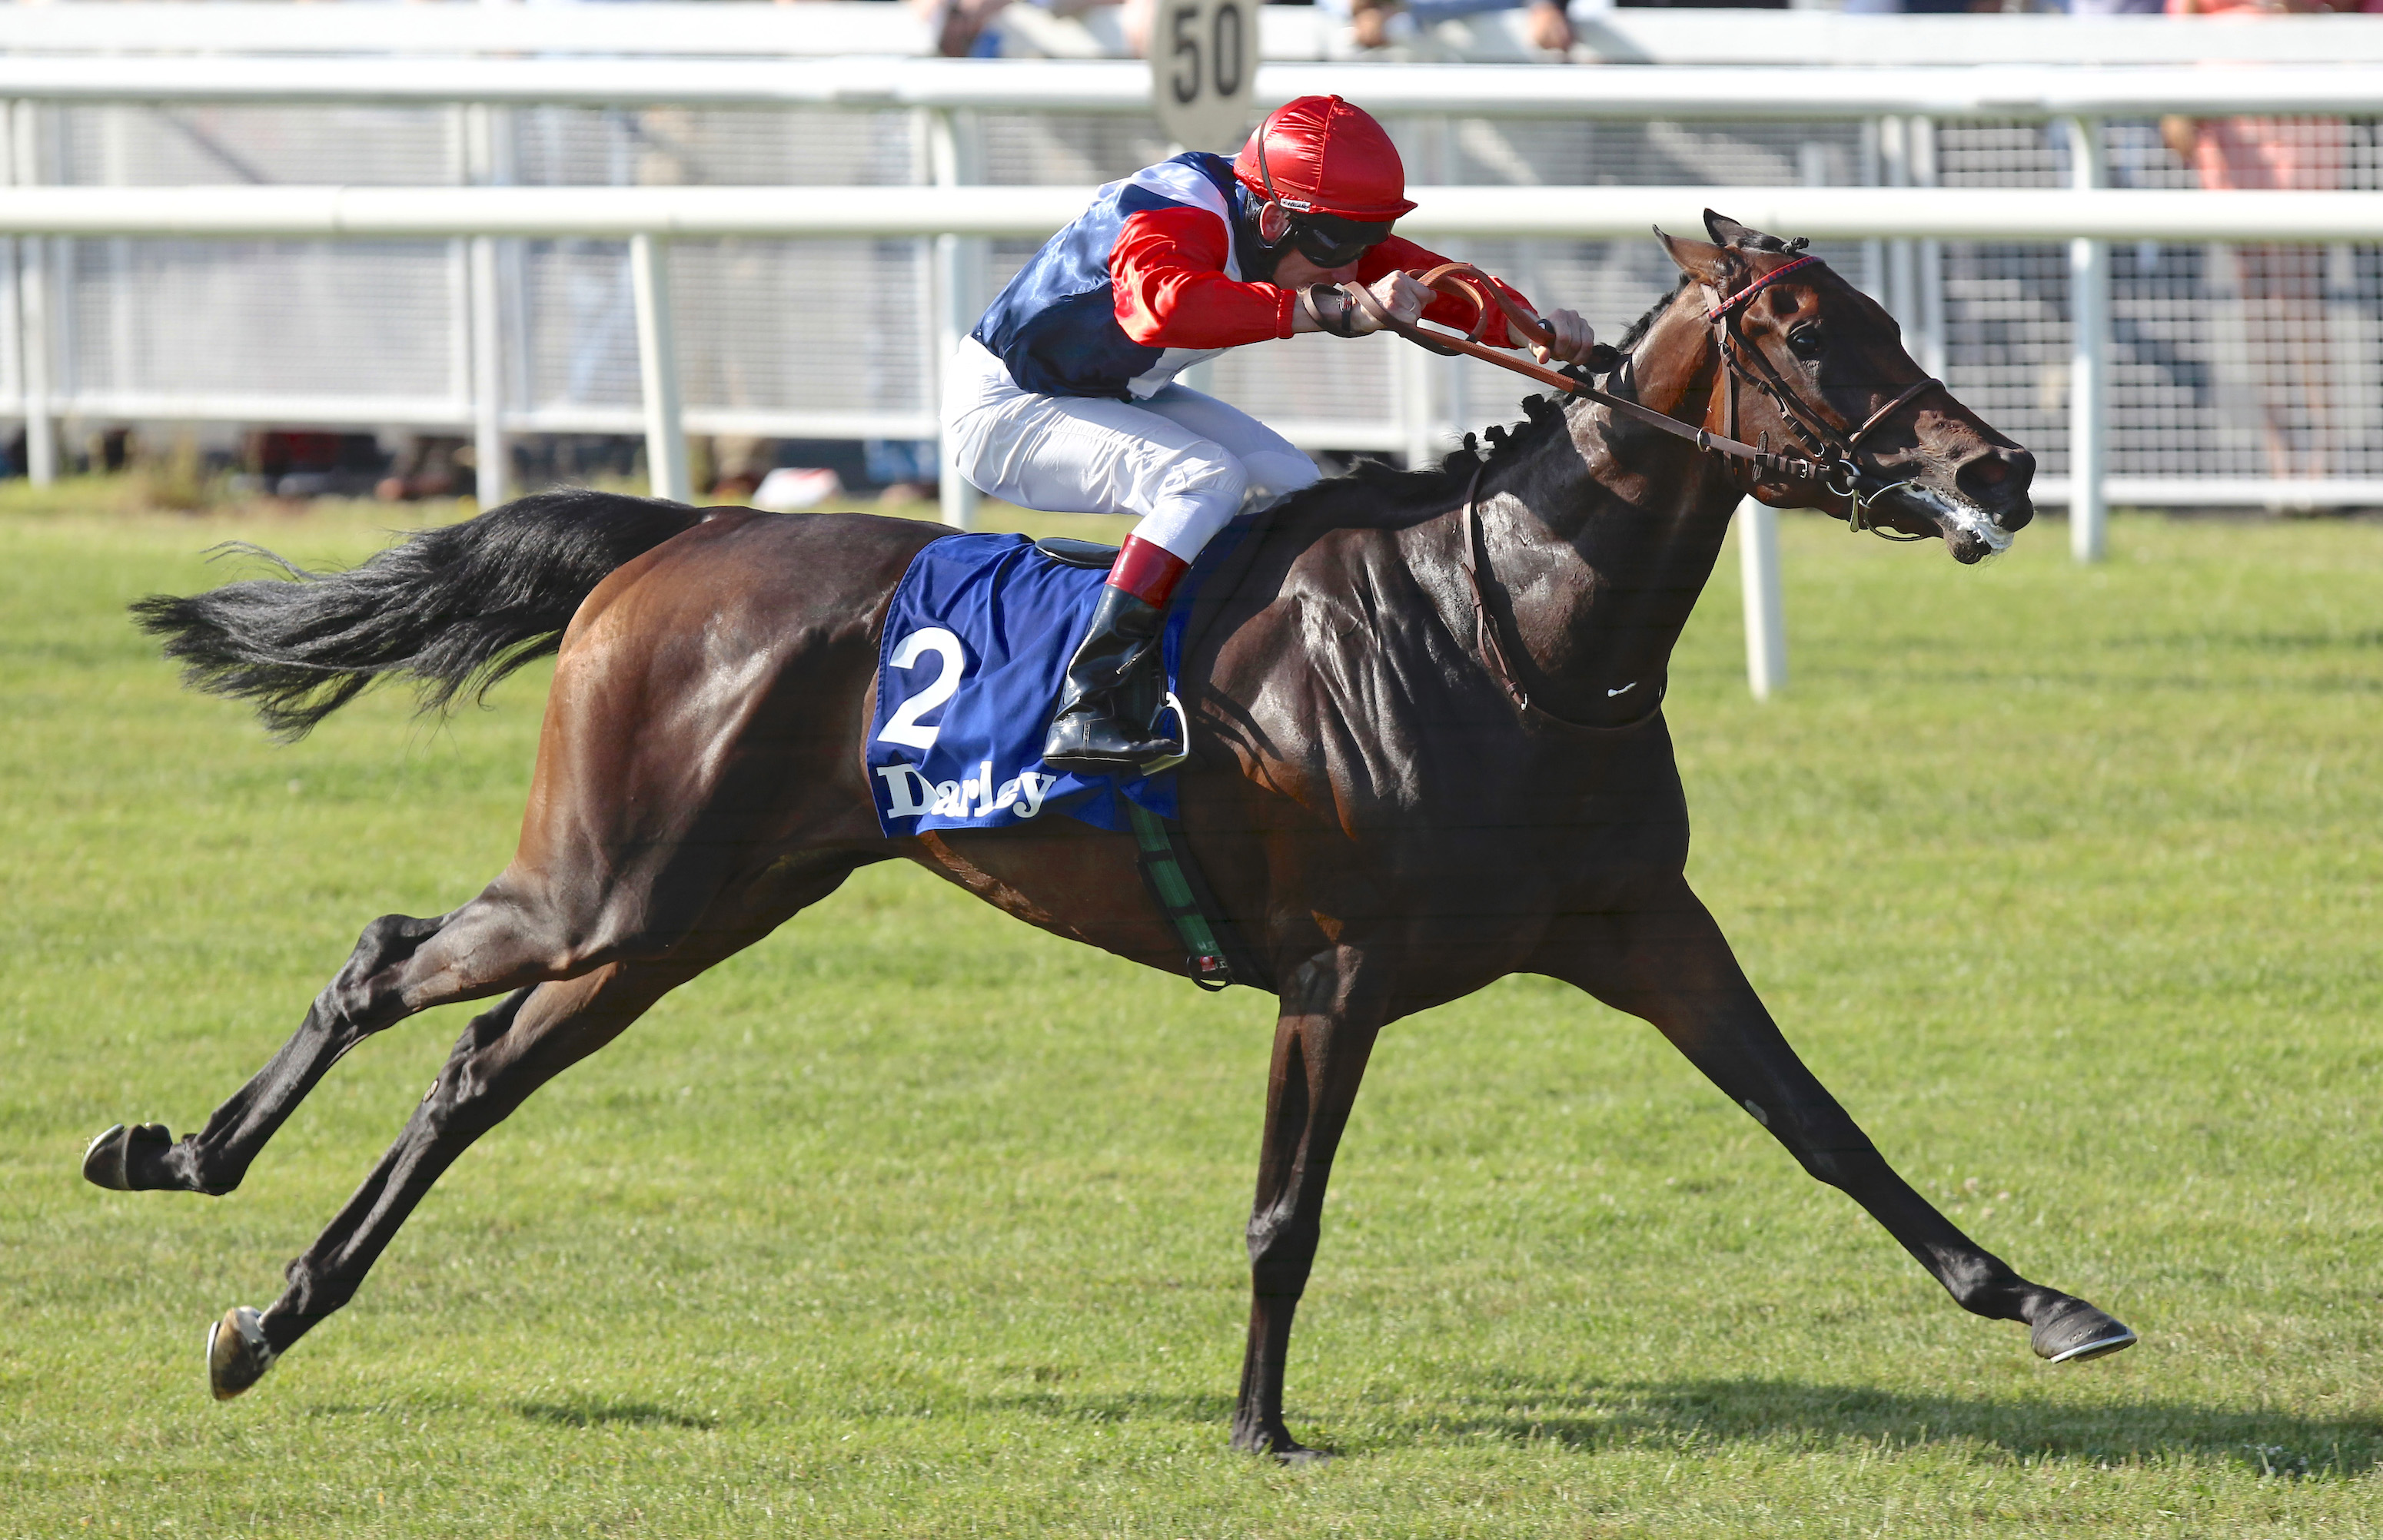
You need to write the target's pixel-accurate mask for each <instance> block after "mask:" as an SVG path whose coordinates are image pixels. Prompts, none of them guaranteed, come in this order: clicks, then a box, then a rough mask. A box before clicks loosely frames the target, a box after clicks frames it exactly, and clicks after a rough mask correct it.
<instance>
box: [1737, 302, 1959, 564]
mask: <svg viewBox="0 0 2383 1540" xmlns="http://www.w3.org/2000/svg"><path fill="white" fill-rule="evenodd" d="M1820 260H1821V259H1820V258H1819V257H1817V256H1799V257H1797V259H1796V260H1795V261H1793V262H1790V263H1786V264H1784V265H1781V266H1778V267H1774V268H1772V270H1771V271H1770V272H1768V273H1765V274H1763V275H1761V276H1760V277H1757V278H1756V279H1755V280H1754V281H1753V282H1752V283H1749V284H1747V286H1746V287H1745V288H1743V289H1740V290H1737V291H1736V292H1735V293H1734V294H1727V295H1724V296H1722V300H1721V302H1719V303H1718V304H1716V305H1714V306H1713V307H1712V308H1711V309H1710V310H1708V311H1706V312H1705V319H1706V320H1707V321H1708V322H1710V324H1711V326H1712V328H1713V339H1714V342H1715V344H1716V345H1717V346H1718V347H1719V349H1720V351H1721V363H1722V369H1721V376H1722V431H1723V432H1724V433H1726V434H1727V435H1729V437H1731V438H1732V439H1735V437H1737V388H1738V383H1739V382H1740V381H1741V380H1742V381H1744V382H1745V383H1746V384H1747V385H1750V386H1752V387H1754V388H1756V389H1758V390H1760V391H1761V392H1762V393H1763V394H1764V395H1766V396H1768V397H1770V398H1771V403H1772V406H1774V407H1775V408H1777V409H1778V412H1779V415H1780V417H1781V418H1782V419H1784V421H1785V423H1786V425H1787V427H1788V430H1789V431H1790V432H1791V433H1793V434H1794V435H1795V436H1796V437H1797V440H1798V441H1799V442H1800V443H1801V445H1802V446H1803V448H1804V450H1806V452H1807V454H1808V455H1809V457H1810V462H1813V463H1818V464H1821V465H1824V466H1826V467H1828V471H1827V478H1826V479H1825V480H1823V481H1822V483H1821V490H1822V491H1824V492H1826V493H1828V494H1829V495H1830V496H1831V497H1834V498H1837V499H1842V500H1843V501H1844V502H1845V504H1846V527H1847V528H1849V529H1852V530H1854V531H1856V532H1857V533H1858V532H1860V531H1862V530H1868V531H1870V532H1871V534H1873V535H1876V536H1881V537H1882V538H1884V539H1888V540H1926V539H1929V538H1931V536H1926V535H1905V534H1901V533H1899V532H1897V531H1895V530H1890V529H1883V528H1881V527H1880V526H1879V525H1878V524H1875V523H1874V522H1872V521H1871V517H1870V512H1871V506H1872V505H1873V504H1874V503H1876V502H1877V500H1878V499H1881V498H1883V497H1884V496H1886V495H1887V494H1888V493H1890V492H1894V491H1896V490H1899V489H1900V488H1902V487H1908V486H1910V485H1911V482H1910V481H1909V479H1908V478H1907V479H1905V480H1902V481H1888V480H1887V479H1886V478H1885V477H1884V476H1883V475H1882V474H1879V473H1878V472H1877V471H1875V470H1873V469H1871V467H1869V466H1868V465H1865V464H1864V463H1863V462H1862V458H1861V456H1862V440H1864V439H1866V438H1868V437H1870V436H1871V434H1873V433H1875V432H1877V431H1878V430H1879V428H1880V427H1881V426H1882V425H1884V424H1885V422H1886V420H1887V419H1888V418H1889V417H1892V416H1894V415H1895V413H1897V412H1899V411H1901V410H1902V409H1903V408H1904V407H1906V406H1908V405H1909V404H1910V403H1911V402H1912V401H1914V400H1918V399H1919V398H1920V397H1921V396H1923V395H1925V394H1927V393H1928V392H1929V391H1931V390H1942V389H1943V388H1945V382H1944V381H1943V380H1940V379H1938V378H1936V377H1935V376H1932V375H1931V376H1925V377H1923V378H1920V379H1918V380H1915V381H1913V382H1912V383H1911V384H1909V385H1908V386H1906V387H1904V388H1903V389H1902V390H1901V391H1899V392H1897V393H1896V395H1895V398H1894V399H1893V400H1889V401H1888V402H1887V403H1886V404H1885V405H1883V406H1882V407H1880V408H1879V409H1878V410H1877V411H1875V412H1872V413H1871V414H1870V415H1869V416H1868V417H1866V418H1864V419H1863V420H1862V423H1861V425H1860V426H1858V427H1855V428H1851V429H1848V428H1847V427H1846V425H1845V424H1844V423H1843V421H1842V420H1840V421H1838V422H1834V423H1831V422H1826V421H1820V420H1817V418H1818V415H1819V414H1818V413H1816V411H1815V410H1814V408H1813V405H1812V403H1811V402H1809V401H1808V400H1805V399H1804V398H1803V396H1802V395H1800V394H1799V393H1797V390H1796V389H1795V388H1794V387H1792V386H1790V385H1789V384H1788V383H1787V381H1786V379H1785V378H1784V376H1781V375H1780V373H1779V371H1778V370H1777V369H1775V368H1773V367H1772V363H1771V361H1770V360H1769V359H1767V358H1765V357H1763V356H1762V351H1761V350H1760V349H1759V348H1756V347H1753V346H1751V345H1750V344H1748V343H1747V340H1746V337H1745V334H1744V332H1743V331H1741V330H1740V329H1739V323H1738V321H1737V320H1736V316H1737V314H1738V312H1739V309H1740V308H1741V307H1742V306H1743V305H1744V304H1745V303H1746V302H1747V301H1748V300H1751V299H1752V298H1754V296H1755V295H1757V294H1759V293H1760V292H1761V291H1762V290H1765V289H1768V288H1769V287H1771V285H1772V284H1774V283H1776V282H1778V281H1779V280H1780V279H1781V278H1784V277H1786V276H1787V275H1788V274H1790V273H1792V272H1795V271H1796V270H1797V268H1799V267H1803V266H1807V265H1810V264H1812V263H1816V262H1818V261H1820ZM1765 444H1766V446H1767V444H1768V439H1767V437H1766V439H1765ZM1865 483H1867V484H1868V485H1865Z"/></svg>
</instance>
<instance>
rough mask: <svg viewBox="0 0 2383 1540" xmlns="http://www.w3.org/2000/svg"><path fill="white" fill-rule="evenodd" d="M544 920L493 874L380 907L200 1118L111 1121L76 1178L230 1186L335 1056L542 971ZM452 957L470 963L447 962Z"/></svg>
mask: <svg viewBox="0 0 2383 1540" xmlns="http://www.w3.org/2000/svg"><path fill="white" fill-rule="evenodd" d="M550 929H551V928H550V927H549V926H546V925H542V924H537V923H534V922H532V917H531V915H530V913H529V911H528V909H527V907H526V906H524V905H522V904H521V903H520V902H518V901H517V900H515V899H513V898H512V896H511V895H510V894H508V893H504V892H503V891H502V888H501V880H500V884H499V885H498V886H492V887H491V888H490V889H489V890H488V892H487V893H482V894H481V895H480V896H479V897H478V898H475V899H474V900H473V901H472V902H471V903H469V904H466V905H464V906H463V907H462V908H460V909H457V910H454V911H453V912H452V913H450V914H447V915H443V916H440V917H439V918H435V919H415V918H411V917H409V916H405V915H384V916H382V917H381V918H378V919H377V920H375V921H373V922H372V923H371V924H370V925H368V926H366V927H365V928H364V934H363V936H362V937H360V938H359V939H358V940H357V942H356V949H355V951H354V953H353V954H352V955H350V956H349V958H348V961H347V964H346V966H344V967H341V968H340V972H339V975H338V976H337V977H336V978H334V979H332V980H331V982H330V983H329V984H328V985H327V986H326V987H325V988H324V990H323V992H322V993H321V994H319V995H317V996H315V1003H314V1004H312V1005H311V1006H309V1007H308V1008H307V1011H306V1019H305V1020H303V1021H302V1022H300V1023H299V1025H298V1030H297V1031H296V1032H295V1033H293V1034H292V1035H291V1036H290V1041H287V1042H285V1043H283V1044H282V1045H281V1050H280V1052H278V1053H275V1054H274V1055H273V1057H272V1058H271V1059H270V1060H268V1061H267V1062H266V1064H265V1067H264V1068H263V1069H261V1070H259V1071H257V1073H256V1075H255V1076H254V1077H253V1078H251V1079H250V1080H249V1082H248V1083H247V1084H246V1085H244V1086H242V1087H241V1089H240V1090H238V1091H236V1092H234V1093H233V1094H232V1096H231V1099H230V1100H228V1101H227V1102H226V1103H224V1104H223V1105H222V1106H220V1107H217V1108H216V1112H215V1115H214V1116H212V1117H210V1118H208V1119H207V1123H206V1127H204V1128H202V1129H201V1130H200V1131H199V1132H198V1133H196V1134H193V1135H191V1136H190V1137H189V1138H186V1139H184V1140H181V1141H180V1142H179V1143H176V1142H175V1141H174V1137H173V1135H172V1134H171V1133H170V1132H168V1131H167V1127H166V1126H165V1125H164V1124H162V1123H143V1124H141V1125H138V1126H136V1127H125V1126H124V1125H123V1124H120V1123H119V1124H117V1126H116V1127H112V1128H110V1129H108V1130H107V1131H106V1132H105V1133H103V1134H101V1135H100V1136H99V1137H98V1138H97V1139H94V1140H92V1141H91V1146H90V1148H89V1149H87V1150H85V1151H84V1152H83V1162H82V1174H83V1177H84V1178H85V1179H86V1180H88V1181H91V1182H93V1183H94V1184H96V1185H98V1186H100V1187H104V1188H112V1189H116V1190H117V1191H119V1192H140V1191H153V1190H167V1191H178V1192H204V1193H210V1194H218V1195H219V1194H222V1193H226V1192H229V1191H231V1190H232V1189H234V1188H236V1187H238V1186H240V1184H241V1178H242V1177H245V1176H246V1175H247V1174H248V1167H249V1163H250V1162H252V1161H253V1160H254V1159H255V1158H256V1155H257V1152H259V1151H261V1150H263V1149H264V1148H265V1141H266V1140H270V1139H271V1138H272V1137H273V1135H274V1133H275V1131H276V1130H278V1128H279V1127H281V1125H282V1124H283V1122H285V1121H286V1120H287V1119H288V1118H289V1116H290V1113H291V1112H292V1111H294V1110H295V1109H296V1107H297V1105H298V1103H300V1102H302V1101H303V1100H304V1099H305V1096H306V1093H307V1092H308V1091H310V1090H314V1089H315V1084H316V1082H318V1081H320V1080H321V1079H322V1078H323V1077H324V1075H325V1074H327V1072H328V1071H329V1070H330V1067H331V1066H333V1065H335V1064H337V1063H339V1061H340V1057H341V1055H343V1054H345V1053H347V1052H348V1051H349V1050H350V1049H352V1048H353V1047H354V1046H355V1045H356V1044H357V1043H359V1042H362V1041H364V1039H365V1038H367V1037H370V1036H371V1035H372V1034H373V1033H375V1032H377V1031H379V1030H381V1029H383V1028H386V1027H389V1026H393V1025H395V1024H396V1023H397V1022H399V1021H401V1020H403V1019H404V1018H405V1017H407V1016H412V1015H414V1013H415V1012H417V1011H423V1010H427V1009H429V1008H430V1007H431V1006H434V1005H444V1004H453V1003H455V1002H457V1001H463V1000H475V999H482V998H485V997H486V996H488V995H490V994H495V993H498V992H501V991H504V990H507V989H512V988H515V987H517V986H519V985H522V984H525V983H528V982H532V981H534V980H536V979H539V978H543V977H545V976H546V974H547V970H548V967H549V964H550V962H551V960H552V955H553V952H554V950H555V949H554V947H553V946H552V944H551V943H550V942H549V940H548V939H547V934H546V933H547V932H548V931H549V930H550ZM434 942H441V943H443V944H438V945H434V944H433V943H434ZM492 943H493V944H492ZM426 952H427V953H429V954H431V955H429V956H427V957H426V956H425V953H426ZM459 956H460V957H463V958H468V959H469V966H467V967H458V966H456V960H457V959H458V957H459ZM425 965H427V966H425ZM426 974H427V975H428V977H427V978H426V977H425V975H426ZM426 985H428V986H429V987H427V988H426V987H425V986H426Z"/></svg>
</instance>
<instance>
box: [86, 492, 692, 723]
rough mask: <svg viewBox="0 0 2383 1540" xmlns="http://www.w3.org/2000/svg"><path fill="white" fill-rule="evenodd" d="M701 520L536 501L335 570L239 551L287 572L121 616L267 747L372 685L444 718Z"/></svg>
mask: <svg viewBox="0 0 2383 1540" xmlns="http://www.w3.org/2000/svg"><path fill="white" fill-rule="evenodd" d="M702 518H703V514H702V513H701V512H700V511H698V510H696V509H692V508H688V507H686V506H685V504H683V503H675V502H665V501H663V500H661V499H658V498H632V497H624V496H623V495H621V494H619V493H613V492H592V491H586V490H578V489H574V490H567V491H559V492H539V493H536V494H534V495H532V496H530V497H526V498H523V499H519V500H517V501H514V502H509V503H506V504H504V505H503V506H502V507H500V508H492V509H490V510H489V511H488V512H486V513H483V514H481V515H480V516H479V517H478V518H475V519H467V520H465V521H464V522H463V523H462V524H449V525H447V526H445V527H444V528H440V529H426V530H424V531H422V532H421V533H420V534H418V535H415V536H412V537H411V538H409V539H407V540H406V541H405V542H404V543H402V544H401V545H396V546H391V547H390V548H389V549H387V550H385V551H382V552H381V553H380V554H379V555H377V556H375V557H373V558H372V559H371V560H370V561H366V562H364V564H363V565H362V566H359V567H352V568H350V569H348V570H347V571H345V572H330V573H310V572H307V571H304V570H303V569H302V568H299V567H296V566H293V565H292V564H290V562H288V561H283V560H282V559H281V558H280V557H278V556H276V555H274V554H273V553H272V552H271V551H268V550H265V549H264V548H261V547H257V546H252V545H249V544H247V543H245V542H236V543H233V544H230V545H227V546H223V547H218V548H217V549H218V550H220V551H228V552H238V553H240V554H242V555H247V556H256V557H262V558H263V559H265V561H270V562H272V563H273V564H274V565H275V566H277V567H278V568H280V569H281V571H282V572H283V573H285V574H287V575H286V578H260V579H257V580H255V581H253V582H248V583H233V584H228V585H225V586H224V587H221V588H216V589H211V590H209V591H208V592H206V593H204V594H193V595H191V597H190V598H175V597H173V596H172V595H170V594H154V595H152V596H150V597H149V598H144V599H142V600H141V601H140V602H138V603H136V604H134V605H133V606H132V613H133V615H134V616H135V617H136V618H137V620H138V622H139V623H140V625H141V627H142V630H144V631H147V632H150V633H151V634H154V635H158V636H162V637H164V638H165V642H166V656H167V657H168V658H172V659H178V660H179V661H180V662H181V664H182V665H183V672H182V678H183V682H184V683H185V684H189V685H191V686H192V687H193V688H196V689H201V690H205V691H208V692H209V693H211V694H214V695H219V696H234V697H237V698H240V699H244V700H253V701H254V702H255V703H256V712H257V715H258V716H259V717H261V718H263V719H264V721H265V726H266V727H267V728H269V729H270V730H271V731H272V732H273V733H274V735H275V736H276V737H278V738H282V739H284V740H289V739H295V738H301V737H303V736H305V734H306V733H308V732H309V731H310V730H312V729H313V727H314V726H315V723H316V722H318V721H322V720H323V719H324V718H325V717H327V716H329V715H330V714H331V713H332V712H334V711H336V710H338V709H339V708H340V707H342V706H345V705H346V704H347V703H348V702H349V701H351V700H353V699H354V698H355V697H356V696H358V695H360V694H362V693H363V692H364V689H365V688H366V687H367V686H369V685H371V684H373V683H374V682H375V681H377V680H378V679H379V678H381V677H382V676H383V675H385V674H412V675H413V676H414V678H415V679H416V680H417V681H419V682H420V709H421V710H423V711H425V712H430V711H443V710H445V709H446V708H449V707H450V706H451V705H452V704H453V702H454V700H455V697H456V696H459V695H462V694H464V693H465V692H467V691H469V692H473V693H475V694H476V695H478V696H486V695H487V694H488V691H489V689H490V688H492V687H493V686H494V685H495V684H496V683H497V682H498V681H499V680H500V679H502V678H504V677H505V676H506V675H507V674H509V673H511V672H512V671H514V670H515V669H518V668H520V667H521V666H522V665H523V664H525V663H527V662H529V661H530V660H531V659H537V658H542V657H545V656H546V655H547V654H549V653H550V652H553V651H554V650H555V649H556V648H557V647H560V646H562V631H563V628H564V627H565V626H567V625H569V624H570V623H571V617H572V616H573V615H574V614H575V613H576V612H577V611H578V609H579V605H580V601H582V600H583V599H585V598H586V597H587V596H588V595H589V594H590V593H593V592H594V591H595V588H596V585H598V584H599V583H601V582H603V581H604V579H605V578H606V577H607V576H608V575H610V574H611V573H612V572H613V570H614V569H616V568H618V567H621V566H623V565H624V564H625V563H627V562H628V561H632V560H634V559H636V557H639V556H642V555H644V554H645V553H646V552H647V551H649V550H651V549H653V548H655V547H656V546H659V545H661V543H662V542H663V541H665V540H667V539H669V538H670V537H671V536H674V535H677V534H679V533H681V532H683V531H685V530H688V529H692V528H693V527H695V525H696V524H698V523H700V522H701V521H702Z"/></svg>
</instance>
